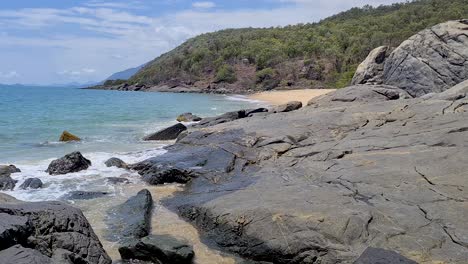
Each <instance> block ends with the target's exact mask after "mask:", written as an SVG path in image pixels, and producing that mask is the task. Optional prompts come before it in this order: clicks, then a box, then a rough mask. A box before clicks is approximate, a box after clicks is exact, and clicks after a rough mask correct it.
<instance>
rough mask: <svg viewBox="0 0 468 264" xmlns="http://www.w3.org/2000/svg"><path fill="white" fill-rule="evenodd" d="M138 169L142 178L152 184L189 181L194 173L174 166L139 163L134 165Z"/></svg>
mask: <svg viewBox="0 0 468 264" xmlns="http://www.w3.org/2000/svg"><path fill="white" fill-rule="evenodd" d="M133 169H134V170H137V171H138V173H139V174H140V175H142V179H143V180H144V181H145V182H147V183H148V184H151V185H159V184H165V183H187V182H189V181H190V179H191V176H192V174H191V173H190V171H186V170H180V169H177V168H174V167H172V166H163V165H157V166H149V167H147V166H146V165H145V164H139V165H134V166H133Z"/></svg>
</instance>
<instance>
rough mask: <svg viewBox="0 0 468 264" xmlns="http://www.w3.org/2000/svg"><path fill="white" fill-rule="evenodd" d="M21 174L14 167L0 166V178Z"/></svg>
mask: <svg viewBox="0 0 468 264" xmlns="http://www.w3.org/2000/svg"><path fill="white" fill-rule="evenodd" d="M17 172H21V170H20V169H18V168H17V167H16V166H15V165H0V176H10V174H12V173H17Z"/></svg>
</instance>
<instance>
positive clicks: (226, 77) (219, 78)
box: [215, 64, 237, 83]
mask: <svg viewBox="0 0 468 264" xmlns="http://www.w3.org/2000/svg"><path fill="white" fill-rule="evenodd" d="M236 80H237V78H236V72H235V71H234V69H233V68H232V66H230V65H228V64H223V65H221V67H219V68H218V71H217V73H216V78H215V82H227V83H234V82H235V81H236Z"/></svg>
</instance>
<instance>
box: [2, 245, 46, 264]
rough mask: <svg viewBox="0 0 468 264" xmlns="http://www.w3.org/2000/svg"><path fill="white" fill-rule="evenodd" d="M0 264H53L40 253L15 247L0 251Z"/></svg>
mask: <svg viewBox="0 0 468 264" xmlns="http://www.w3.org/2000/svg"><path fill="white" fill-rule="evenodd" d="M0 259H1V263H2V264H53V263H54V262H52V260H51V259H50V258H49V257H47V256H45V255H44V254H42V253H41V252H39V251H37V250H34V249H30V248H24V247H22V246H20V245H15V246H12V247H10V248H7V249H5V250H2V251H0Z"/></svg>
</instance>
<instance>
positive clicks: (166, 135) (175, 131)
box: [144, 123, 187, 141]
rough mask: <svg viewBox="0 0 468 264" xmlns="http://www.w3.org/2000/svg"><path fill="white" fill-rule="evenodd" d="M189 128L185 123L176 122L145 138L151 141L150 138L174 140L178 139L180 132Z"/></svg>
mask: <svg viewBox="0 0 468 264" xmlns="http://www.w3.org/2000/svg"><path fill="white" fill-rule="evenodd" d="M185 130H187V127H186V126H184V125H183V124H180V123H178V124H175V125H173V126H170V127H168V128H165V129H163V130H160V131H158V132H156V133H154V134H151V135H149V136H146V137H145V138H144V140H147V141H150V140H174V139H176V138H177V137H178V136H179V134H180V133H182V132H183V131H185Z"/></svg>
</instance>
